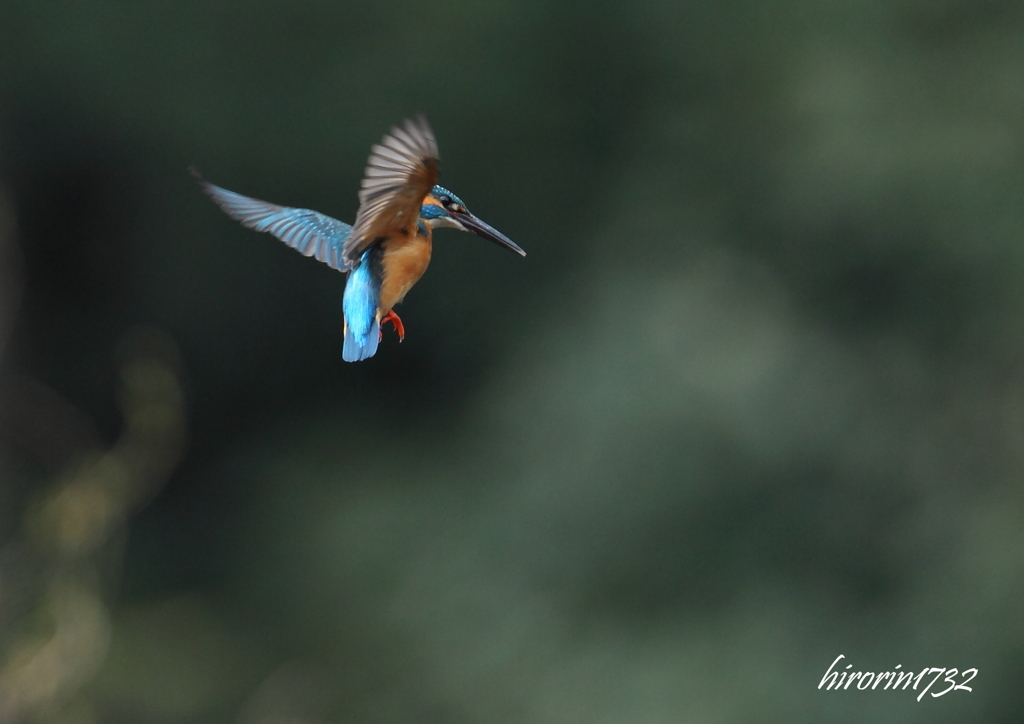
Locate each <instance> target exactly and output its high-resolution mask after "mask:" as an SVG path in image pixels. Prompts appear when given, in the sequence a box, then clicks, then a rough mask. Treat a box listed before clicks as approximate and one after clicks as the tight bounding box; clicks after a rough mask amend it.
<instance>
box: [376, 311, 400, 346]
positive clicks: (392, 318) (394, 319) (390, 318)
mask: <svg viewBox="0 0 1024 724" xmlns="http://www.w3.org/2000/svg"><path fill="white" fill-rule="evenodd" d="M386 322H391V324H392V326H394V328H395V331H396V332H398V341H399V342H401V341H402V340H403V339H405V325H404V324H402V320H401V319H399V318H398V315H397V314H395V310H393V309H389V310H388V313H387V314H385V315H384V317H383V318H382V319H381V320H380V329H381V332H380V336H381V337H383V336H384V324H385V323H386Z"/></svg>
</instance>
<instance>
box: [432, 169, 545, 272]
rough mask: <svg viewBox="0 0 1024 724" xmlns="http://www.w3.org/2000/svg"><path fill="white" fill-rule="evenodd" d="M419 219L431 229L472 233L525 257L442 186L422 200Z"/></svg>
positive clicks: (511, 243) (435, 188) (516, 247)
mask: <svg viewBox="0 0 1024 724" xmlns="http://www.w3.org/2000/svg"><path fill="white" fill-rule="evenodd" d="M420 219H422V220H423V222H424V223H425V224H427V225H429V226H430V228H431V229H437V228H440V227H443V226H449V227H451V228H453V229H458V230H459V231H472V232H473V233H474V234H476V235H477V236H482V237H483V238H485V239H487V240H488V241H493V242H494V243H495V244H497V245H499V246H503V247H505V248H506V249H511V250H512V251H514V252H515V253H517V254H519V255H521V256H526V252H525V251H523V250H522V249H520V248H519V246H518V245H517V244H516V243H515V242H514V241H512V240H511V239H509V238H508V237H507V236H505V235H504V234H502V233H501V232H500V231H498V230H497V229H495V228H494V227H493V226H491V225H490V224H487V223H485V222H483V221H481V220H480V219H478V218H477V217H476V216H474V215H473V214H471V213H470V212H469V209H467V208H466V205H465V204H464V203H462V199H460V198H459V197H458V196H456V195H455V194H453V193H452V192H451V191H449V190H448V189H446V188H444V187H442V186H435V187H434V188H432V189H431V190H430V193H429V194H427V195H426V197H425V198H424V199H423V204H422V206H420Z"/></svg>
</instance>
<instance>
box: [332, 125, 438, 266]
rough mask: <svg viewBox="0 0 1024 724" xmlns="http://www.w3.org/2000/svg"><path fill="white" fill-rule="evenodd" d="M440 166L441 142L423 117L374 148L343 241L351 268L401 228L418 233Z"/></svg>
mask: <svg viewBox="0 0 1024 724" xmlns="http://www.w3.org/2000/svg"><path fill="white" fill-rule="evenodd" d="M437 162H438V153H437V141H436V140H435V139H434V132H433V130H431V128H430V123H428V122H427V119H426V118H425V117H424V116H422V115H420V116H417V117H416V118H415V119H410V120H407V121H406V122H405V123H404V124H403V126H401V127H398V126H396V127H394V128H392V129H391V132H390V133H389V134H387V135H386V136H384V139H383V140H382V141H381V142H380V144H378V145H376V146H374V147H373V149H371V151H370V158H369V160H368V161H367V162H366V173H365V174H364V175H363V183H362V187H361V188H360V190H359V212H358V213H357V214H356V223H355V225H354V226H353V227H352V234H351V236H349V238H348V241H347V242H346V243H345V249H344V252H345V258H346V259H347V260H348V261H349V263H350V264H355V263H358V261H359V258H360V256H361V255H362V253H363V251H365V250H366V247H368V246H369V245H370V244H372V243H373V242H374V241H375V240H376V239H379V238H381V237H384V236H388V235H389V234H391V233H393V232H395V231H398V230H401V229H404V230H406V231H411V232H412V233H415V230H414V225H415V224H416V223H417V222H418V221H419V218H420V206H421V205H422V203H423V197H425V196H426V195H427V194H428V193H429V192H430V189H432V188H433V187H434V184H435V183H437Z"/></svg>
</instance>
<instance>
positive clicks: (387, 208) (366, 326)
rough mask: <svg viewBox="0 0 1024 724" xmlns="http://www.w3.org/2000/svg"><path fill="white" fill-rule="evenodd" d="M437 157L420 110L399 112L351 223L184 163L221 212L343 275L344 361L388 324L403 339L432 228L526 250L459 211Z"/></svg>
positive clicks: (354, 358)
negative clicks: (407, 301) (216, 180)
mask: <svg viewBox="0 0 1024 724" xmlns="http://www.w3.org/2000/svg"><path fill="white" fill-rule="evenodd" d="M439 159H440V157H439V155H438V151H437V141H436V139H435V138H434V131H433V130H432V129H431V127H430V123H428V121H427V119H426V117H425V116H423V115H418V116H416V117H415V118H411V119H407V120H406V121H405V122H404V123H403V124H402V125H401V126H395V127H393V128H392V129H391V131H390V132H389V133H387V134H385V136H384V138H383V139H382V140H381V142H380V143H379V144H376V145H374V146H373V148H371V150H370V158H369V160H368V161H367V163H366V171H365V172H364V173H363V181H362V184H361V185H360V189H359V210H358V211H357V212H356V219H355V223H354V224H353V225H351V226H349V225H348V224H346V223H345V222H343V221H338V220H337V219H334V218H332V217H330V216H327V215H325V214H321V213H320V212H318V211H313V210H312V209H299V208H292V207H289V206H278V205H277V204H272V203H270V202H268V201H261V200H260V199H254V198H250V197H248V196H243V195H242V194H238V193H235V192H234V191H228V190H227V189H224V188H221V187H220V186H215V185H214V184H212V183H210V182H209V181H207V180H206V179H204V178H203V177H202V176H201V175H200V174H199V172H198V171H197V170H195V169H194V168H193V169H190V170H191V172H192V175H193V176H195V178H196V180H197V181H199V183H200V185H201V186H202V188H203V190H204V191H205V192H206V194H207V195H209V196H210V197H211V198H212V199H213V200H214V201H215V202H216V203H217V205H218V206H220V208H221V209H222V210H223V211H224V212H225V213H226V214H227V215H228V216H230V217H231V218H233V219H235V220H236V221H239V222H241V224H242V225H243V226H246V227H248V228H250V229H253V230H255V231H261V232H267V233H269V234H272V235H273V236H276V237H277V238H278V239H280V240H281V241H283V242H284V243H285V244H287V245H288V246H290V247H292V248H293V249H295V250H297V251H299V252H300V253H302V254H304V255H305V256H312V257H316V259H318V260H319V261H322V262H324V263H325V264H327V265H328V266H329V267H331V268H332V269H337V270H338V271H340V272H343V273H345V274H348V279H347V280H346V283H345V293H344V296H343V298H342V311H343V313H344V317H345V325H344V334H345V342H344V345H343V347H342V352H341V356H342V358H343V359H344V360H346V361H347V362H358V361H360V360H364V359H367V358H369V357H372V356H373V355H374V354H375V353H376V352H377V346H378V344H379V343H380V340H381V337H382V336H383V333H382V327H383V325H384V324H385V323H387V322H390V323H391V324H392V325H393V326H394V328H395V331H396V332H397V334H398V340H399V341H402V340H403V339H404V338H405V326H404V325H403V324H402V320H401V319H400V318H399V317H398V315H397V314H395V311H394V306H395V305H396V304H398V303H399V302H401V301H402V300H403V299H404V298H405V295H406V294H408V293H409V290H410V289H412V287H413V285H414V284H416V282H418V281H419V279H420V277H422V276H423V273H424V272H425V271H426V270H427V265H428V264H429V263H430V252H431V248H432V244H433V230H434V229H436V228H440V227H451V228H454V229H458V230H460V231H472V232H473V233H475V234H477V235H478V236H481V237H483V238H484V239H488V240H490V241H493V242H494V243H496V244H498V245H499V246H502V247H505V248H506V249H510V250H511V251H514V252H515V253H517V254H519V255H520V256H526V252H525V251H523V250H522V249H521V248H519V246H518V245H516V243H515V242H513V241H512V240H511V239H509V238H508V237H507V236H505V235H504V234H502V233H501V232H500V231H498V230H497V229H495V228H493V227H492V226H490V225H488V224H486V223H485V222H484V221H482V220H481V219H479V218H477V217H476V216H474V215H473V214H471V213H470V212H469V209H467V208H466V205H465V204H464V203H463V202H462V199H460V198H459V197H458V196H456V195H455V194H453V193H452V192H451V191H449V190H447V189H445V188H444V187H442V186H438V185H437V175H438V163H439Z"/></svg>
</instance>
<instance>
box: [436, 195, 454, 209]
mask: <svg viewBox="0 0 1024 724" xmlns="http://www.w3.org/2000/svg"><path fill="white" fill-rule="evenodd" d="M437 200H438V201H440V202H441V206H443V207H445V208H446V209H447V208H448V207H449V206H451V205H452V199H451V197H450V196H438V197H437Z"/></svg>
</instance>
